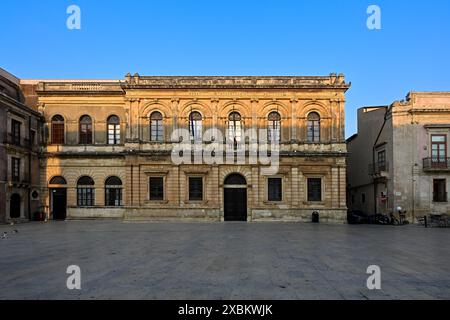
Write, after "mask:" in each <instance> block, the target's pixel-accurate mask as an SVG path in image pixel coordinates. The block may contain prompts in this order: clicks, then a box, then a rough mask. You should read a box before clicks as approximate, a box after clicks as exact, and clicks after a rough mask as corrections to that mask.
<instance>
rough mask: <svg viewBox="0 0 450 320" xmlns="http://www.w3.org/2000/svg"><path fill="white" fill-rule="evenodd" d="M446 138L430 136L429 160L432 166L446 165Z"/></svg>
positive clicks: (444, 136) (443, 136)
mask: <svg viewBox="0 0 450 320" xmlns="http://www.w3.org/2000/svg"><path fill="white" fill-rule="evenodd" d="M446 158H447V136H446V135H437V134H434V135H432V136H431V160H432V162H433V163H434V164H441V163H442V164H446Z"/></svg>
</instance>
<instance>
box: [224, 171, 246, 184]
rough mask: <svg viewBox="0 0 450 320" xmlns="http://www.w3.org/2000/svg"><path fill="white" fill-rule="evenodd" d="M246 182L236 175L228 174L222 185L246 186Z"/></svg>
mask: <svg viewBox="0 0 450 320" xmlns="http://www.w3.org/2000/svg"><path fill="white" fill-rule="evenodd" d="M246 184H247V181H246V180H245V178H244V177H243V176H242V175H240V174H238V173H232V174H230V175H229V176H228V177H227V178H226V179H225V181H224V185H246Z"/></svg>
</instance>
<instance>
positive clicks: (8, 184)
mask: <svg viewBox="0 0 450 320" xmlns="http://www.w3.org/2000/svg"><path fill="white" fill-rule="evenodd" d="M26 103H27V101H26V99H25V96H24V93H23V91H22V89H21V86H20V80H19V79H17V78H16V77H15V76H13V75H12V74H10V73H8V72H6V71H5V70H3V69H0V223H4V222H12V221H26V220H29V219H30V218H32V217H33V214H34V213H36V212H37V211H39V206H40V179H39V178H40V177H39V169H40V165H39V151H40V150H39V149H40V145H41V143H42V141H41V131H42V125H41V124H42V121H41V116H40V114H39V113H38V112H37V111H36V110H33V109H32V108H30V107H29V106H27V104H26Z"/></svg>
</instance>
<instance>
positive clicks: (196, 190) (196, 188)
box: [189, 177, 203, 201]
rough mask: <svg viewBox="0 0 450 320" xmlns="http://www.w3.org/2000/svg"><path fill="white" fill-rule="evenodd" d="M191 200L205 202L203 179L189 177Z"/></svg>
mask: <svg viewBox="0 0 450 320" xmlns="http://www.w3.org/2000/svg"><path fill="white" fill-rule="evenodd" d="M189 200H190V201H201V200H203V178H201V177H189Z"/></svg>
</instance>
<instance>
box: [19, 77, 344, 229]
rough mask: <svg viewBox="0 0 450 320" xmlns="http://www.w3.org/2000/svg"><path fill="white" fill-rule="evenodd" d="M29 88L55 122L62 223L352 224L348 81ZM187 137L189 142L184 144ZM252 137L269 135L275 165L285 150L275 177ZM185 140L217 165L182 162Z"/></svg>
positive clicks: (54, 206) (49, 140) (128, 80)
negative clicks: (253, 149)
mask: <svg viewBox="0 0 450 320" xmlns="http://www.w3.org/2000/svg"><path fill="white" fill-rule="evenodd" d="M24 84H27V85H29V86H32V89H30V88H29V90H28V91H29V93H30V96H33V97H34V98H33V99H36V101H37V103H38V106H39V110H40V112H41V113H42V115H43V116H44V118H45V132H46V135H45V145H44V149H43V153H42V162H41V174H40V182H41V188H42V189H41V194H42V196H41V205H42V207H43V208H44V209H45V211H46V212H47V215H48V217H49V218H50V219H65V218H68V219H98V218H117V219H129V220H140V219H141V220H153V219H157V220H161V219H162V220H169V219H201V220H216V221H224V220H226V221H228V220H239V221H258V220H291V221H311V216H312V213H313V212H318V213H319V214H320V219H321V221H329V222H345V219H346V211H347V207H346V196H345V181H346V154H347V152H346V144H345V133H344V119H345V116H344V106H345V92H346V91H347V90H348V88H349V86H350V85H349V84H348V83H346V82H345V79H344V76H343V75H336V74H331V75H329V76H322V77H147V76H139V75H138V74H135V75H134V76H132V75H130V74H128V75H127V76H126V77H125V79H124V80H117V81H97V80H92V81H73V80H64V81H61V80H60V81H38V80H36V81H27V82H24ZM179 129H184V132H186V133H187V134H186V136H177V135H175V136H174V133H176V132H177V130H179ZM250 129H255V130H258V129H265V130H266V133H265V134H264V135H265V137H264V139H265V140H268V141H269V142H271V146H270V150H268V155H271V156H272V155H273V154H275V152H274V151H275V150H274V149H273V148H272V144H273V145H275V144H276V145H278V146H279V150H278V151H277V153H279V165H278V166H277V170H276V171H275V172H272V173H271V174H264V173H263V172H264V169H266V168H267V166H268V164H267V163H261V162H252V160H251V157H250V153H249V151H248V150H250V145H251V144H254V143H255V141H254V137H252V136H249V135H248V134H247V132H248V131H249V130H250ZM259 138H261V136H259ZM183 141H184V142H187V144H188V145H189V144H190V145H195V146H197V147H198V146H200V147H201V148H202V150H203V151H202V152H201V154H202V155H203V156H204V155H205V154H207V153H209V154H210V155H211V156H214V157H215V161H213V162H206V161H202V160H200V161H196V159H197V158H195V155H196V154H197V153H195V150H194V149H193V151H192V153H191V151H189V152H185V153H183V152H182V151H180V152H178V151H175V150H177V149H176V148H177V146H179V145H180V143H181V142H183ZM256 144H257V145H260V144H261V143H258V142H256ZM211 145H213V146H214V148H216V147H217V148H218V149H217V150H216V149H214V150H212V151H211V149H208V147H210V146H211ZM222 147H223V148H224V149H225V148H231V149H232V152H231V154H232V155H231V162H230V161H222V160H224V157H225V156H224V152H223V150H221V148H222ZM205 150H207V151H205ZM174 154H176V155H180V156H182V155H187V158H189V160H192V159H193V160H194V161H193V162H189V161H187V162H182V163H177V162H176V161H174V158H173V156H174ZM238 155H241V156H242V155H243V161H238V160H237V156H238ZM220 159H221V160H220ZM235 159H236V160H235ZM216 160H217V161H216ZM228 160H229V159H228ZM241 160H242V159H241Z"/></svg>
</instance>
